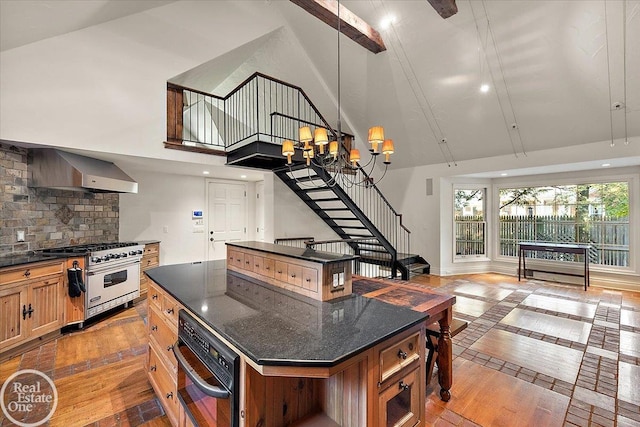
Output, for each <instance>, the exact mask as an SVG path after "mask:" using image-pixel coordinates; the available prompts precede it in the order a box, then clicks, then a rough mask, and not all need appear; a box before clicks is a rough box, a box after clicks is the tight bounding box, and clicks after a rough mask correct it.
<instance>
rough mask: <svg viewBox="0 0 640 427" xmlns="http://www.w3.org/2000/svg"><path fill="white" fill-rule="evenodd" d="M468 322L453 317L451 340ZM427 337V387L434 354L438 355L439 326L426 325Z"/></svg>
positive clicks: (434, 357) (436, 324) (433, 362)
mask: <svg viewBox="0 0 640 427" xmlns="http://www.w3.org/2000/svg"><path fill="white" fill-rule="evenodd" d="M468 325H469V323H468V322H466V321H464V320H461V319H456V318H455V317H454V318H453V319H452V320H451V325H450V327H449V328H450V330H451V338H453V337H455V336H456V335H458V334H459V333H460V332H462V331H464V330H465V329H466V328H467V326H468ZM426 335H427V350H429V354H427V385H429V382H430V381H431V376H432V375H433V366H434V365H435V363H436V359H437V357H436V354H437V353H438V339H439V338H440V325H439V324H438V323H432V324H430V325H427V328H426Z"/></svg>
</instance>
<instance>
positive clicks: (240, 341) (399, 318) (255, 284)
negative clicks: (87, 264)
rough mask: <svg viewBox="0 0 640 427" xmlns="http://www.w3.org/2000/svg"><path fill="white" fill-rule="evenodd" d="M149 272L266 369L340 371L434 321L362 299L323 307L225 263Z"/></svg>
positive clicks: (181, 265) (179, 299)
mask: <svg viewBox="0 0 640 427" xmlns="http://www.w3.org/2000/svg"><path fill="white" fill-rule="evenodd" d="M146 274H147V275H148V276H149V277H150V278H151V280H153V281H154V282H155V283H156V284H158V285H159V286H160V287H162V288H163V289H164V290H165V291H167V292H168V293H169V294H170V295H171V296H172V297H174V298H175V299H176V300H178V301H179V302H180V303H181V304H182V305H183V306H184V307H185V308H186V309H187V310H189V311H190V312H191V313H192V314H194V315H195V316H196V317H197V318H199V319H200V320H201V321H202V322H203V323H204V324H206V325H207V326H209V327H210V328H211V329H213V330H214V331H215V332H216V333H217V334H219V335H220V336H221V337H222V338H224V339H225V340H227V341H228V342H229V343H231V344H232V345H234V346H235V347H236V348H237V349H238V350H239V351H240V352H242V353H243V354H244V355H245V356H246V357H248V358H249V359H251V360H252V361H253V362H255V363H256V364H258V365H264V366H306V367H333V366H336V365H338V364H340V363H341V362H343V361H346V360H348V359H350V358H352V357H354V356H356V355H358V354H359V353H361V352H363V351H365V350H367V349H369V348H371V347H373V346H374V345H376V344H378V343H380V342H382V341H384V340H386V339H388V338H390V337H392V336H394V335H396V334H398V333H400V332H402V331H405V330H407V329H409V328H411V327H413V326H415V325H417V324H419V323H420V322H424V321H425V320H426V319H427V318H428V314H426V313H421V312H417V311H413V310H411V309H408V308H405V307H400V306H395V305H392V304H388V303H385V302H382V301H378V300H375V299H371V298H366V297H362V296H359V295H350V296H348V297H345V298H341V299H338V300H333V301H330V302H320V301H316V300H314V299H311V298H307V297H305V296H302V295H299V294H296V293H293V292H289V291H287V290H284V289H281V288H277V287H274V286H271V285H268V284H266V283H263V282H259V281H257V280H255V279H252V278H249V277H247V276H243V275H241V274H239V273H235V272H228V271H227V270H226V268H225V264H224V261H206V262H196V263H188V264H178V265H166V266H161V267H156V268H153V269H150V270H147V271H146Z"/></svg>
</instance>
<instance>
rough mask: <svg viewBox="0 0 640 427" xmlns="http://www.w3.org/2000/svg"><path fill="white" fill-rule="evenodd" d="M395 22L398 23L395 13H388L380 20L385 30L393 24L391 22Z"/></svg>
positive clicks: (381, 26)
mask: <svg viewBox="0 0 640 427" xmlns="http://www.w3.org/2000/svg"><path fill="white" fill-rule="evenodd" d="M395 23H396V17H395V16H393V15H387V16H385V17H384V18H382V19H381V20H380V28H382V29H383V30H386V29H388V28H389V27H390V26H391V24H395Z"/></svg>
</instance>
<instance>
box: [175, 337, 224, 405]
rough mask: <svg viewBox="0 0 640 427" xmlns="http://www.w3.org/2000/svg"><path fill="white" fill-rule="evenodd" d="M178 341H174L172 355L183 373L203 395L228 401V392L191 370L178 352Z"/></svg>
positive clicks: (180, 352)
mask: <svg viewBox="0 0 640 427" xmlns="http://www.w3.org/2000/svg"><path fill="white" fill-rule="evenodd" d="M178 343H179V341H176V343H175V345H174V346H173V354H175V356H176V360H177V361H178V363H179V364H180V366H181V367H182V369H183V370H184V373H185V374H187V376H188V377H189V378H190V379H191V381H193V383H194V384H195V385H196V386H197V387H198V388H199V389H200V390H202V392H203V393H204V394H206V395H207V396H211V397H216V398H218V399H228V398H229V396H230V394H231V393H229V391H228V390H226V389H224V388H222V387H218V386H212V385H211V384H209V383H207V382H206V381H205V380H203V379H202V377H201V376H200V375H198V373H197V372H196V371H195V369H193V367H192V366H191V365H190V364H189V362H187V359H186V358H185V357H184V355H183V354H182V351H180V347H179V346H178Z"/></svg>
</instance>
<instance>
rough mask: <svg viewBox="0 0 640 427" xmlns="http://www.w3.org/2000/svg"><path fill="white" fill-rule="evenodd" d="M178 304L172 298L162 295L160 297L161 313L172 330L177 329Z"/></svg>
mask: <svg viewBox="0 0 640 427" xmlns="http://www.w3.org/2000/svg"><path fill="white" fill-rule="evenodd" d="M180 308H181V307H180V304H178V302H177V301H176V300H175V299H173V297H171V296H169V295H167V294H164V295H163V297H162V313H163V314H164V315H165V316H166V317H167V319H168V320H169V324H171V326H173V327H174V328H176V330H177V328H178V310H180Z"/></svg>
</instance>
